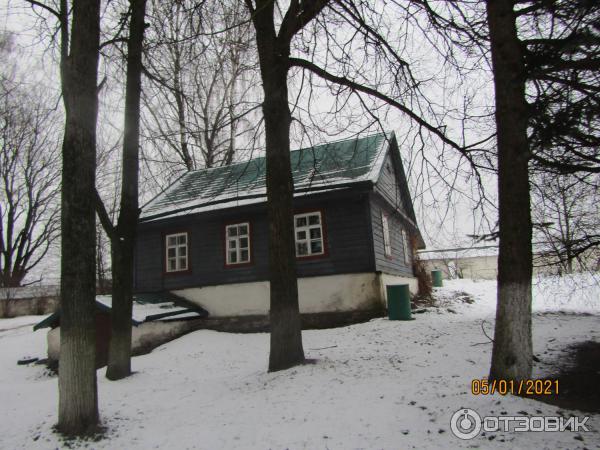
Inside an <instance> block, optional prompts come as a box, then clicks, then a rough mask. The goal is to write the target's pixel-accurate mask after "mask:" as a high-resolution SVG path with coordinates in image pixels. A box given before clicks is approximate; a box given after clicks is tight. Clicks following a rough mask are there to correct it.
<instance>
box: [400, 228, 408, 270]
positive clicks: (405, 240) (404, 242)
mask: <svg viewBox="0 0 600 450" xmlns="http://www.w3.org/2000/svg"><path fill="white" fill-rule="evenodd" d="M402 246H403V250H404V262H405V263H406V264H410V254H409V249H408V233H407V232H406V230H404V229H403V230H402Z"/></svg>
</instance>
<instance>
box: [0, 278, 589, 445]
mask: <svg viewBox="0 0 600 450" xmlns="http://www.w3.org/2000/svg"><path fill="white" fill-rule="evenodd" d="M495 288H496V286H495V283H494V282H487V281H486V282H472V281H469V280H458V281H448V282H445V287H444V288H441V289H439V290H437V295H439V296H440V297H443V298H446V299H447V303H448V304H447V305H446V306H443V307H441V308H438V309H432V310H430V311H429V312H426V313H423V314H416V315H415V320H413V321H409V322H390V321H388V320H387V319H375V320H372V321H370V322H367V323H363V324H358V325H353V326H349V327H344V328H337V329H330V330H314V331H305V332H303V339H304V348H305V351H306V355H307V357H308V358H311V359H313V360H314V362H313V363H312V364H307V365H304V366H302V367H296V368H293V369H290V370H287V371H283V372H277V373H267V372H266V367H267V358H268V346H269V336H268V335H267V334H264V333H257V334H244V335H241V334H229V333H218V332H214V331H206V330H203V331H197V332H195V333H192V334H189V335H187V336H184V337H182V338H180V339H177V340H175V341H173V342H171V343H168V344H166V345H164V346H162V347H159V348H158V349H156V350H155V351H154V352H152V353H150V354H148V355H144V356H140V357H137V358H134V361H133V367H134V370H135V371H136V373H135V375H134V376H132V377H130V378H129V379H126V380H122V381H119V382H110V381H107V380H106V379H105V378H104V376H103V375H104V371H103V370H99V371H98V379H99V398H100V410H101V414H102V419H103V422H104V424H105V425H106V426H107V429H108V431H107V434H106V437H105V438H104V439H103V440H100V441H98V442H92V443H77V442H75V443H70V444H69V445H70V446H71V447H74V448H79V447H81V448H83V447H86V446H87V447H88V448H94V449H96V448H97V449H147V448H160V449H186V448H199V449H238V448H239V449H267V448H272V449H284V448H289V449H305V448H306V449H355V448H357V449H358V448H360V449H410V448H415V449H435V448H473V447H475V448H494V449H495V448H498V449H511V450H512V449H527V448H531V449H544V448H547V449H557V448H571V449H572V448H584V447H587V448H600V438H599V434H598V432H593V433H583V434H582V438H583V439H584V440H583V441H579V440H576V439H574V437H575V435H574V434H573V433H513V434H510V433H497V434H495V435H494V436H493V440H490V436H479V437H477V438H475V439H473V440H472V441H461V440H459V439H457V438H455V437H454V436H452V434H451V432H450V427H449V421H450V417H451V416H452V414H453V413H454V412H455V411H456V410H457V409H459V408H461V407H470V408H473V409H475V410H477V411H478V412H479V413H480V414H482V415H488V414H502V413H504V414H508V415H517V414H522V411H526V412H527V413H529V414H542V413H543V414H548V415H556V411H557V408H556V407H554V406H550V405H546V404H542V403H539V402H535V401H534V400H528V399H522V398H517V397H511V396H507V397H501V396H499V395H496V396H493V397H484V396H473V395H471V393H470V382H471V380H472V379H473V378H481V377H484V376H486V375H487V371H488V369H489V360H490V351H491V345H490V344H489V343H486V341H487V338H485V336H484V335H483V333H482V331H481V327H482V322H483V321H484V320H485V322H483V326H484V327H485V328H486V329H487V330H488V331H491V330H492V329H493V316H494V304H495ZM588 290H589V288H588ZM453 291H465V292H467V293H469V294H470V295H471V296H473V298H474V299H475V303H473V304H469V303H461V302H454V303H451V302H450V300H448V299H450V298H451V297H452V296H453V294H452V292H453ZM554 291H556V292H558V289H555V290H554ZM554 291H553V292H554ZM585 295H586V294H581V293H580V294H573V295H572V296H571V301H572V302H574V303H572V305H575V304H577V305H582V306H581V308H583V307H584V306H585V305H587V300H585V299H583V300H582V298H583V297H585ZM560 297H561V296H560V295H558V294H556V295H550V294H548V289H541V288H540V287H539V286H538V287H536V300H535V302H536V306H535V309H536V310H538V311H548V310H552V311H556V310H557V309H560V308H561V307H562V306H561V303H560V302H557V301H556V300H557V299H560ZM592 303H593V302H592ZM596 303H597V302H596ZM585 307H586V308H588V307H589V308H590V310H588V311H587V312H591V311H592V310H594V311H598V306H597V304H596V306H593V305H592V306H585ZM448 308H450V309H451V310H452V311H454V313H453V312H450V311H448ZM578 308H580V306H577V307H576V308H574V310H578ZM594 308H595V309H594ZM11 320H14V319H8V320H0V399H1V405H2V406H1V411H2V420H0V436H1V438H0V447H1V448H6V449H19V448H23V449H25V448H26V449H52V448H57V447H61V446H64V443H62V442H61V441H60V439H59V438H58V437H57V436H56V435H55V434H53V433H52V431H51V427H52V425H53V424H54V423H55V422H56V407H57V381H56V378H51V377H48V376H46V375H44V373H43V369H41V368H40V367H39V366H17V365H16V360H17V359H19V358H20V357H21V356H24V355H25V354H28V355H30V354H33V355H36V356H42V355H43V353H44V351H45V349H44V341H45V333H44V331H37V332H35V333H34V332H32V331H31V328H18V329H12V330H8V331H5V330H7V329H8V328H11V327H10V325H11V323H12V322H10V321H11ZM15 323H16V324H17V325H22V324H23V322H22V321H21V322H15ZM533 323H534V347H535V353H536V354H537V355H539V356H540V358H541V360H542V361H541V362H540V363H539V364H538V366H537V367H536V374H535V375H539V374H540V373H542V372H541V371H542V370H543V369H544V368H546V367H548V366H549V365H551V363H552V361H553V360H554V359H555V358H559V357H560V355H561V351H562V350H563V349H564V348H565V347H566V346H568V345H569V344H571V343H575V342H579V341H583V340H590V339H592V340H596V341H599V340H600V329H599V327H598V325H599V323H600V316H599V315H596V314H594V315H587V316H584V315H574V314H536V315H534V322H533ZM551 338H556V340H555V341H553V342H552V343H551V344H550V343H549V342H550V339H551ZM546 352H547V353H546ZM566 414H567V415H569V414H577V413H576V412H575V413H574V412H568V413H566ZM588 424H590V425H591V426H592V427H593V428H594V430H600V415H595V416H593V417H592V418H591V420H590V421H589V422H588Z"/></svg>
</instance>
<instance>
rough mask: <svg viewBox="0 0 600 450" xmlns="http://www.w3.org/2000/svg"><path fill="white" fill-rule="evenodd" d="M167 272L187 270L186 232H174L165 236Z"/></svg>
mask: <svg viewBox="0 0 600 450" xmlns="http://www.w3.org/2000/svg"><path fill="white" fill-rule="evenodd" d="M165 244H166V254H167V272H181V271H184V270H188V267H189V266H188V234H187V233H176V234H167V235H166V236H165Z"/></svg>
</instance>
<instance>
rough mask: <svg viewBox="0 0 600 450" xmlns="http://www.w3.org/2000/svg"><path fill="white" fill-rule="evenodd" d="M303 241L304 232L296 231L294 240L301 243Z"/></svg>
mask: <svg viewBox="0 0 600 450" xmlns="http://www.w3.org/2000/svg"><path fill="white" fill-rule="evenodd" d="M304 239H306V231H298V232H297V233H296V240H298V241H302V240H304Z"/></svg>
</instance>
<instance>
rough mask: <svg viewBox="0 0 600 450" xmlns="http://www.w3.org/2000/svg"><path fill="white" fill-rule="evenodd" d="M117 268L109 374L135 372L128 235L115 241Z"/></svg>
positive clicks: (118, 376) (112, 377) (115, 376)
mask: <svg viewBox="0 0 600 450" xmlns="http://www.w3.org/2000/svg"><path fill="white" fill-rule="evenodd" d="M111 247H112V249H111V257H112V270H113V286H112V311H111V333H110V344H109V348H108V365H107V367H106V378H108V379H109V380H120V379H121V378H125V377H127V376H129V375H131V317H132V309H133V302H132V296H133V245H132V240H131V239H129V238H127V239H126V240H124V241H121V242H119V239H118V237H117V238H116V239H113V241H112V242H111Z"/></svg>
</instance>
